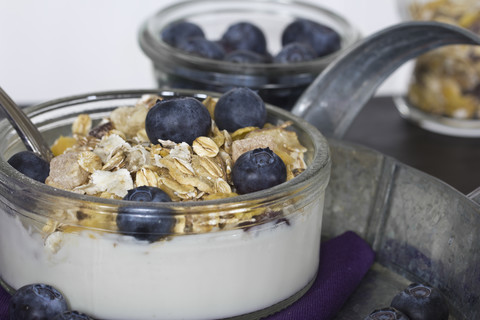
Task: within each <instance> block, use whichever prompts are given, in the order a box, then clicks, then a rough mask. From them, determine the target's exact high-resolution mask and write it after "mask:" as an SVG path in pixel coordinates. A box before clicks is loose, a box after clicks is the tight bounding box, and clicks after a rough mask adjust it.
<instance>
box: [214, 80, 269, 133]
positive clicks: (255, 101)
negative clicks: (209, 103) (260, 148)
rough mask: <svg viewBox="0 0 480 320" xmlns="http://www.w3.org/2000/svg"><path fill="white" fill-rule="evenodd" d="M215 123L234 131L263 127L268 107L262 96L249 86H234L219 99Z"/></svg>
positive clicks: (221, 127) (222, 128)
mask: <svg viewBox="0 0 480 320" xmlns="http://www.w3.org/2000/svg"><path fill="white" fill-rule="evenodd" d="M214 118H215V123H216V124H217V126H218V127H219V128H220V129H221V130H227V131H230V132H233V131H235V130H238V129H240V128H245V127H263V125H264V124H265V122H266V120H267V109H266V107H265V103H264V102H263V100H262V98H260V96H259V95H258V94H257V93H256V92H255V91H253V90H252V89H249V88H244V87H240V88H234V89H231V90H229V91H227V92H225V93H224V94H223V95H222V96H221V97H220V98H219V99H218V101H217V104H216V106H215V111H214Z"/></svg>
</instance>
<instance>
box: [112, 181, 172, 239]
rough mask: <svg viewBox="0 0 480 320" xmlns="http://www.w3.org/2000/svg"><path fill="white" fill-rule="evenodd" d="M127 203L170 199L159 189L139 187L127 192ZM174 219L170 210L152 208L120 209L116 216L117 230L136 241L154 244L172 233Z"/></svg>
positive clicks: (168, 200) (127, 207)
mask: <svg viewBox="0 0 480 320" xmlns="http://www.w3.org/2000/svg"><path fill="white" fill-rule="evenodd" d="M123 200H127V201H141V202H170V201H171V199H170V197H169V196H168V195H167V194H166V193H165V192H164V191H162V190H161V189H159V188H156V187H150V186H141V187H137V188H134V189H131V190H129V191H128V193H127V195H126V196H125V197H124V198H123ZM174 226H175V218H174V217H173V216H172V215H171V212H170V210H168V209H164V208H152V207H142V206H138V207H132V206H124V207H120V209H119V211H118V214H117V227H118V230H119V231H120V232H121V233H122V234H125V235H131V236H133V237H135V238H136V239H138V240H146V241H149V242H155V241H157V240H160V239H161V238H164V237H165V236H168V235H169V234H171V233H172V229H173V227H174Z"/></svg>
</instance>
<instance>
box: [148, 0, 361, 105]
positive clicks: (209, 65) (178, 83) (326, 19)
mask: <svg viewBox="0 0 480 320" xmlns="http://www.w3.org/2000/svg"><path fill="white" fill-rule="evenodd" d="M296 18H306V19H310V20H313V21H316V22H319V23H322V24H325V25H327V26H329V27H330V28H332V29H334V30H335V31H337V32H338V33H339V35H340V37H341V48H340V50H338V51H336V52H335V53H332V54H330V55H327V56H324V57H322V58H318V59H315V60H312V61H309V62H301V63H292V64H279V63H255V64H254V63H241V64H240V63H233V62H228V61H219V60H212V59H206V58H202V57H196V56H192V55H190V54H186V53H184V52H183V51H181V50H178V49H176V48H174V47H172V46H170V45H168V44H167V43H165V42H163V41H162V40H161V37H160V33H161V31H162V30H163V29H164V28H165V27H166V26H167V25H169V24H170V23H172V22H175V21H182V20H186V21H190V22H194V23H196V24H198V25H199V26H200V27H201V28H202V29H203V31H204V32H205V35H206V38H207V39H212V40H214V39H219V38H220V37H221V35H222V33H223V32H224V31H225V30H226V29H227V27H228V26H229V25H231V24H232V23H235V22H240V21H249V22H252V23H254V24H255V25H257V26H258V27H259V28H260V29H262V31H263V32H264V34H265V36H266V39H267V46H268V51H269V52H270V53H276V52H278V51H279V50H280V48H281V43H280V39H281V34H282V31H283V29H284V28H285V27H286V26H287V25H288V24H289V23H291V22H292V21H294V20H295V19H296ZM358 39H359V33H358V32H357V30H356V29H355V28H354V27H353V26H352V25H351V24H350V23H349V22H348V21H347V20H346V19H345V18H343V17H342V16H341V15H339V14H337V13H335V12H332V11H330V10H328V9H326V8H323V7H319V6H315V5H312V4H306V3H301V2H296V1H281V0H274V1H262V0H238V1H237V0H217V1H216V0H199V1H186V2H180V3H177V4H174V5H171V6H169V7H166V8H164V9H162V10H161V11H159V12H158V13H156V14H155V15H153V16H152V17H150V18H148V19H147V20H146V21H145V23H144V24H143V26H142V27H141V30H140V33H139V44H140V47H141V49H142V50H143V52H144V53H145V54H146V55H147V56H148V57H149V58H150V60H151V61H152V63H153V69H154V74H155V78H156V80H157V82H158V85H159V86H160V87H165V86H168V87H170V88H188V89H199V90H209V91H215V92H225V91H227V90H228V89H230V88H232V87H240V86H245V87H249V88H251V89H254V90H256V91H257V92H258V93H259V94H260V96H261V97H262V98H263V99H264V101H266V102H268V103H271V104H273V105H276V106H279V107H282V108H285V109H291V108H292V106H293V105H294V103H295V102H296V101H297V99H298V97H299V96H300V95H301V94H302V93H303V91H304V90H305V89H306V88H307V87H308V85H309V84H310V83H311V82H312V81H313V80H314V79H315V78H316V76H317V75H318V74H319V73H320V72H321V71H322V70H323V69H325V67H326V66H327V65H328V64H329V63H330V62H331V61H332V60H333V59H335V58H336V57H337V56H338V55H339V54H341V53H342V52H343V51H345V50H346V49H347V48H348V47H350V46H351V45H352V44H353V43H355V42H356V41H357V40H358Z"/></svg>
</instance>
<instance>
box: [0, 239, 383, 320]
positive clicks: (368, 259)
mask: <svg viewBox="0 0 480 320" xmlns="http://www.w3.org/2000/svg"><path fill="white" fill-rule="evenodd" d="M374 259H375V253H374V252H373V250H372V249H371V248H370V246H369V245H368V243H367V242H365V240H363V239H362V238H361V237H359V236H358V235H357V234H356V233H354V232H352V231H347V232H345V233H343V234H341V235H339V236H337V237H335V238H332V239H330V240H328V241H325V242H323V243H322V245H321V249H320V266H319V268H318V275H317V278H316V280H315V282H314V283H313V285H312V287H311V288H310V289H309V290H308V291H307V293H306V294H305V295H304V296H303V297H302V298H300V299H299V300H298V301H297V302H295V303H294V304H292V305H291V306H289V307H288V308H286V309H284V310H282V311H280V312H278V313H276V314H274V315H272V316H269V317H267V318H265V320H267V319H268V320H311V319H312V320H313V319H315V320H330V319H332V318H333V317H334V316H335V314H336V313H338V311H340V309H341V308H342V306H343V304H344V303H345V302H346V301H347V299H348V297H349V296H350V295H351V294H352V293H353V291H354V290H355V288H357V286H358V284H359V283H360V281H361V280H362V278H363V277H364V276H365V274H366V273H367V271H368V269H369V268H370V266H371V265H372V263H373V261H374ZM9 301H10V295H9V294H8V293H7V292H6V291H5V290H4V289H3V288H1V287H0V320H7V319H8V312H7V311H8V302H9Z"/></svg>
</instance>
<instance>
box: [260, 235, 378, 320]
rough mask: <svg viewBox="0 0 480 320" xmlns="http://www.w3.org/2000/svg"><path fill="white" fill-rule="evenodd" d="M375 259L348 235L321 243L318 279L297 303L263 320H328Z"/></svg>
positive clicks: (365, 246) (358, 240)
mask: <svg viewBox="0 0 480 320" xmlns="http://www.w3.org/2000/svg"><path fill="white" fill-rule="evenodd" d="M374 259H375V253H374V251H373V250H372V249H371V248H370V245H369V244H368V243H367V242H365V240H363V239H362V238H360V237H359V236H358V235H357V234H356V233H354V232H352V231H347V232H345V233H343V234H341V235H339V236H337V237H335V238H332V239H330V240H328V241H325V242H324V243H322V245H321V247H320V265H319V267H318V275H317V279H315V282H314V283H313V285H312V287H311V288H310V290H308V291H307V293H306V294H305V295H304V296H303V297H302V298H301V299H299V300H298V301H297V302H295V303H294V304H292V305H291V306H289V307H288V308H286V309H284V310H282V311H281V312H278V313H276V314H274V315H272V316H270V317H268V318H266V319H265V320H267V319H268V320H313V319H315V320H330V319H332V318H333V317H334V316H335V315H336V314H337V313H338V312H339V311H340V309H341V308H342V306H343V304H344V303H345V302H346V301H347V299H348V297H349V296H350V295H351V294H352V293H353V291H354V290H355V289H356V288H357V286H358V284H359V283H360V280H362V278H363V277H364V276H365V274H366V273H367V271H368V269H369V268H370V266H371V265H372V263H373V260H374Z"/></svg>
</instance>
